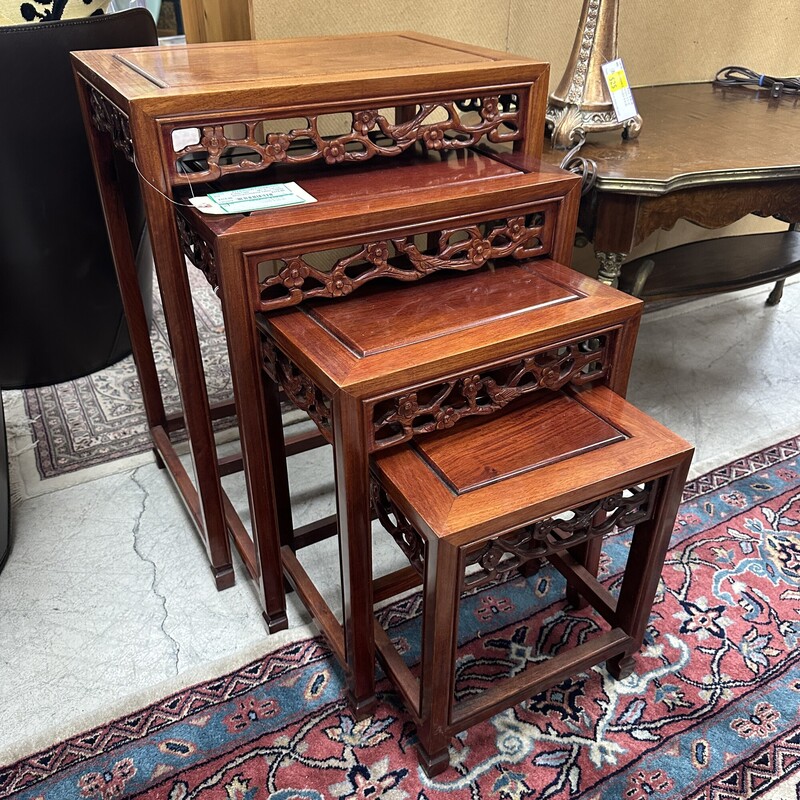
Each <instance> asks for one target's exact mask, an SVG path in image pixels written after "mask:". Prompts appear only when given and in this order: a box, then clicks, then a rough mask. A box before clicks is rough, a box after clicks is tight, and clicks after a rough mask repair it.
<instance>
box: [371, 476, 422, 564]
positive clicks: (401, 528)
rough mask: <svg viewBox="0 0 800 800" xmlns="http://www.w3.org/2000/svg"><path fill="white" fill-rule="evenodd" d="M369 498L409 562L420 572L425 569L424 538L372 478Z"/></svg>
mask: <svg viewBox="0 0 800 800" xmlns="http://www.w3.org/2000/svg"><path fill="white" fill-rule="evenodd" d="M370 500H371V502H372V507H373V509H374V510H375V514H376V516H377V517H378V520H379V522H380V523H381V525H383V527H384V528H385V529H386V531H387V532H388V533H389V534H390V535H391V537H392V538H393V539H394V540H395V542H396V543H397V546H398V547H399V548H400V549H401V550H402V551H403V553H404V554H405V557H406V558H407V559H408V562H409V564H411V566H412V567H414V569H415V570H416V571H417V572H418V573H419V574H420V575H422V574H423V571H424V569H425V540H424V539H423V538H422V536H421V535H420V533H419V531H418V530H417V529H416V528H415V527H414V526H413V525H412V524H411V523H410V522H409V521H408V520H407V519H406V518H405V516H404V515H403V513H402V512H401V511H400V509H399V508H398V507H397V506H396V505H395V504H394V503H393V502H392V499H391V498H390V497H389V495H388V494H387V493H386V490H385V489H384V488H383V487H382V486H381V485H380V483H378V482H377V481H376V480H375V479H374V478H373V479H371V480H370Z"/></svg>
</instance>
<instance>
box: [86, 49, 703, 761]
mask: <svg viewBox="0 0 800 800" xmlns="http://www.w3.org/2000/svg"><path fill="white" fill-rule="evenodd" d="M74 63H75V69H76V76H77V81H78V86H79V89H80V94H81V98H82V103H83V106H84V114H85V118H86V122H87V131H88V133H89V137H90V143H91V145H92V150H93V155H94V159H95V166H96V169H97V172H98V177H99V183H100V187H101V195H102V198H103V201H104V208H105V211H106V215H107V220H108V225H109V231H110V235H111V238H112V244H113V246H114V251H115V265H116V268H117V272H118V276H119V280H120V286H121V290H122V295H123V302H124V303H125V308H126V313H127V315H128V320H129V325H130V328H131V334H132V339H133V343H134V354H135V358H136V363H137V368H138V370H139V376H140V381H141V383H142V389H143V394H144V397H145V407H146V411H147V415H148V422H149V425H150V430H151V434H152V437H153V443H154V447H155V449H156V453H157V457H158V458H159V459H160V463H162V464H163V465H164V466H166V467H167V469H168V472H169V474H171V475H172V477H173V479H174V480H175V483H176V486H177V487H178V489H179V490H180V493H181V496H182V497H183V498H184V500H185V501H186V504H187V507H188V508H189V510H190V512H191V513H192V516H193V518H194V520H195V523H196V525H197V528H198V531H199V533H200V535H201V536H202V537H203V541H204V543H205V545H206V549H207V552H208V557H209V562H210V564H211V568H212V572H213V574H214V576H215V579H216V581H217V585H218V586H219V587H220V588H222V587H224V586H226V585H230V583H231V582H232V580H233V572H232V568H231V558H230V545H229V534H230V538H232V539H233V541H234V543H235V544H236V545H237V547H238V549H239V551H240V553H241V554H242V556H243V559H244V562H245V564H246V566H247V568H248V570H249V572H250V573H251V575H252V576H253V577H254V578H255V579H256V581H257V583H258V585H259V587H260V592H261V600H262V604H263V608H264V616H265V619H266V621H267V625H268V627H269V629H270V630H271V631H272V630H278V629H280V628H281V627H285V625H286V603H285V594H284V579H287V580H288V581H289V582H290V583H291V585H292V586H293V587H294V589H295V590H296V592H297V594H298V596H299V597H300V598H301V600H302V601H303V602H304V604H305V605H306V607H307V608H308V610H309V611H310V612H311V614H312V615H313V617H314V619H315V620H316V622H317V624H318V625H319V627H320V629H321V630H322V632H323V633H324V634H325V636H326V638H327V640H328V642H329V644H330V646H331V649H332V651H333V653H334V654H335V656H336V657H337V659H338V660H339V662H340V664H341V665H342V668H343V670H344V673H345V675H346V678H347V686H348V698H349V701H350V704H351V707H352V710H353V712H354V714H356V715H357V716H364V715H366V714H369V713H370V712H371V711H372V710H373V709H374V707H375V703H376V698H375V657H376V654H377V656H378V658H379V659H380V661H381V663H382V665H383V667H384V669H385V671H386V672H387V674H388V675H389V676H390V677H391V678H392V680H393V681H394V683H395V684H396V686H397V688H398V690H399V692H400V694H401V696H402V697H403V699H404V701H405V703H406V707H407V709H408V711H409V713H410V715H411V717H412V718H413V719H414V721H415V723H416V725H417V731H418V749H419V757H420V763H421V765H422V767H423V769H425V771H426V772H427V773H428V774H429V775H433V774H436V773H437V772H439V771H441V770H443V769H445V768H446V767H447V765H448V742H449V739H450V737H451V736H452V735H453V734H455V733H457V732H458V731H461V730H464V729H465V728H467V727H468V726H470V725H472V724H474V723H475V722H478V721H480V720H481V719H485V718H487V717H488V716H490V715H492V714H494V713H496V712H497V711H498V710H501V709H502V708H505V707H507V706H509V705H511V704H513V703H515V702H518V701H519V700H521V699H524V698H525V697H526V696H530V695H531V694H534V693H535V692H536V691H538V690H540V689H542V688H546V687H548V686H551V685H553V684H554V683H557V682H559V681H560V680H562V679H563V678H564V677H566V676H568V675H571V674H573V673H575V672H579V671H581V670H583V669H586V668H588V667H590V666H593V665H595V664H598V663H600V662H606V665H607V668H608V669H609V671H610V672H611V673H612V674H613V675H615V676H617V677H620V676H622V675H625V674H628V673H629V672H630V670H632V668H633V661H632V658H631V656H632V654H633V653H635V652H636V651H637V650H638V648H639V647H640V645H641V642H642V637H643V635H644V629H645V625H646V622H647V618H648V615H649V611H650V608H651V605H652V602H653V598H654V596H655V591H656V586H657V583H658V578H659V575H660V571H661V566H662V564H663V559H664V554H665V552H666V548H667V545H668V542H669V536H670V533H671V530H672V524H673V521H674V517H675V513H676V511H677V505H678V502H679V499H680V494H681V489H682V486H683V482H684V480H685V477H686V471H687V469H688V465H689V460H690V458H691V448H690V447H689V445H687V444H686V443H685V442H683V441H682V440H680V439H679V438H678V437H676V436H674V435H673V434H671V433H670V432H669V431H667V430H666V429H665V428H663V427H662V426H661V425H659V424H658V423H656V422H654V421H653V420H650V419H648V418H647V417H646V416H645V415H644V414H642V413H641V412H638V411H637V410H636V409H634V408H633V407H632V406H630V405H629V404H628V403H627V402H626V401H625V400H624V394H625V389H626V385H627V380H628V374H629V371H630V364H631V357H632V354H633V348H634V344H635V338H636V333H637V329H638V324H639V317H640V314H641V302H640V301H638V300H636V299H634V298H631V297H629V296H627V295H624V294H622V293H620V292H617V291H616V290H614V289H612V288H610V287H608V286H605V285H602V284H600V283H598V282H596V281H594V280H592V279H590V278H587V277H585V276H583V275H580V274H578V273H575V272H573V271H572V270H570V269H568V268H567V267H565V266H562V265H563V264H565V263H568V262H569V258H570V253H571V247H572V239H573V237H574V231H575V222H576V214H577V206H578V197H579V191H580V187H579V183H578V180H577V178H576V177H575V176H572V175H570V174H568V173H564V172H562V171H560V170H556V169H554V168H550V167H547V166H544V165H542V164H540V162H539V161H538V157H539V156H540V154H541V130H542V128H543V120H544V104H545V99H546V92H547V76H548V70H547V66H546V65H545V64H541V63H536V62H531V61H528V60H526V59H522V58H518V57H515V56H510V55H508V54H506V53H498V52H494V51H489V50H484V49H481V48H477V47H473V46H469V45H464V44H460V43H455V42H447V41H444V40H440V39H434V38H430V37H425V36H421V35H419V34H410V33H407V34H406V33H403V34H399V33H394V34H376V35H372V36H352V37H338V38H335V37H331V38H325V39H313V40H311V39H309V40H286V41H275V42H247V43H235V44H223V45H198V46H192V47H187V48H180V47H177V48H176V47H170V48H162V49H156V48H153V49H138V50H128V51H120V52H116V53H113V52H108V51H95V52H86V53H79V54H76V55H75V61H74ZM112 147H117V148H120V149H121V150H122V151H123V152H124V153H125V154H126V155H128V157H129V158H130V159H131V160H133V161H134V162H135V163H136V165H137V166H138V168H139V170H140V173H141V175H142V178H143V182H144V184H143V190H144V192H145V200H146V206H147V211H148V220H149V223H150V226H151V237H152V240H153V244H154V255H155V261H156V269H157V274H158V278H159V284H160V287H161V292H162V297H163V302H164V310H165V316H166V319H167V325H168V332H169V336H170V342H171V347H172V351H173V357H174V362H175V367H176V372H177V376H178V383H179V386H180V392H181V399H182V404H183V409H184V413H183V415H182V416H181V417H178V418H175V417H173V418H170V417H167V416H166V415H165V413H164V409H163V403H162V401H161V394H160V391H159V386H158V376H157V374H156V370H155V366H154V363H153V358H152V352H151V351H150V345H149V339H148V337H147V326H146V323H145V321H144V316H143V310H142V308H141V301H140V299H138V290H137V287H136V286H135V272H134V271H133V269H132V254H131V253H130V247H129V245H126V242H127V239H126V236H125V235H123V233H124V228H123V227H122V226H123V224H124V213H123V211H122V198H121V197H120V195H119V191H118V188H117V187H116V185H115V183H114V176H113V174H112V172H111V167H110V164H111V161H110V158H109V155H110V153H111V148H112ZM259 173H261V174H259ZM286 182H296V183H297V184H298V185H299V186H301V187H302V189H303V190H304V191H305V192H307V193H309V194H310V195H311V196H312V197H313V198H314V199H315V201H316V202H313V203H310V204H308V205H299V206H292V207H286V208H276V209H272V210H269V211H256V212H253V213H245V214H241V213H240V214H229V215H221V216H215V215H210V214H206V213H203V212H202V211H200V210H198V209H197V208H195V207H194V206H192V205H191V204H190V203H189V202H188V201H189V198H190V197H191V195H193V194H205V193H207V192H208V191H209V187H210V186H211V187H213V188H215V189H232V188H237V187H240V186H248V185H260V184H276V183H286ZM184 256H185V257H186V258H188V260H189V261H191V262H192V263H193V264H194V265H195V266H196V267H198V268H199V269H201V270H202V271H203V272H204V274H205V275H206V277H207V279H208V281H209V282H210V284H211V285H212V286H213V287H214V288H215V290H216V291H217V293H218V295H219V297H220V300H221V304H222V310H223V314H224V319H225V330H226V336H227V340H228V349H229V355H230V362H231V377H232V381H233V386H234V394H235V411H236V415H237V419H238V423H239V430H240V438H241V445H242V459H241V460H238V459H235V458H234V459H231V458H228V459H219V458H218V457H217V454H216V449H215V445H214V439H213V433H212V427H211V424H212V421H213V419H214V418H216V417H218V416H221V415H223V414H226V413H230V412H231V411H232V408H231V407H230V406H227V407H222V408H218V409H217V408H213V407H211V406H209V402H208V397H207V392H206V387H205V379H204V375H203V370H202V361H201V358H200V351H199V345H198V342H197V335H196V329H195V327H194V318H193V311H192V303H191V294H190V291H189V287H188V283H187V277H186V266H185V263H184ZM280 392H282V393H283V395H284V396H285V398H287V399H288V400H289V401H290V402H291V403H293V404H294V405H295V406H297V407H298V408H301V409H303V410H304V411H306V412H307V413H308V415H309V417H310V418H311V419H312V420H313V421H314V423H315V424H316V426H317V428H318V431H319V433H318V434H317V435H313V436H306V437H305V438H300V439H298V438H296V437H295V438H294V439H292V440H291V441H289V440H286V439H285V438H284V432H283V429H282V427H281V416H280V395H279V393H280ZM183 425H185V427H186V429H187V433H188V438H189V442H190V446H191V451H192V457H193V464H194V473H195V485H193V484H192V482H191V480H190V478H189V475H188V472H187V471H186V470H185V468H184V467H183V466H182V464H181V462H180V461H179V459H178V458H177V455H176V453H175V449H174V446H173V444H172V441H171V439H170V434H171V433H172V432H173V431H174V430H176V429H177V428H179V427H181V426H183ZM325 442H327V443H330V444H332V445H333V450H334V470H335V478H336V501H337V515H336V518H335V519H332V520H330V519H329V520H325V521H322V523H321V524H320V525H317V526H306V527H305V528H303V529H295V528H294V527H293V523H292V516H291V504H290V499H289V487H288V479H287V466H286V459H287V456H288V455H289V454H291V453H294V452H297V451H298V450H300V449H304V448H307V447H311V446H317V445H319V444H320V443H325ZM237 468H243V469H244V473H245V477H246V480H247V487H248V500H249V510H250V521H251V526H252V538H251V537H250V535H249V534H248V532H247V530H246V528H245V526H244V524H243V522H242V520H241V519H240V518H239V516H238V514H237V513H236V511H235V509H234V508H233V506H232V504H231V503H230V501H229V500H228V498H227V497H226V495H225V494H224V492H223V490H222V488H221V484H220V476H221V475H222V474H227V473H228V472H231V471H233V470H235V469H237ZM373 517H376V518H377V519H378V520H379V522H380V523H381V524H382V525H383V527H384V528H385V529H386V530H387V531H388V532H389V534H391V536H392V537H393V538H394V540H395V541H396V542H397V544H398V545H399V547H400V548H401V549H402V551H403V553H404V554H405V555H406V557H407V559H408V562H409V566H408V567H407V568H406V569H403V570H400V571H399V572H396V573H394V574H392V575H388V576H382V577H381V578H379V579H377V580H374V577H373V570H372V536H371V529H372V519H373ZM629 526H635V527H634V535H633V540H632V545H631V555H630V558H629V565H628V567H627V568H626V571H625V576H624V579H623V582H622V586H621V590H620V593H619V596H618V597H616V598H615V597H613V596H612V595H611V594H610V593H609V592H608V591H607V590H606V589H605V588H604V587H603V586H602V585H601V584H600V583H599V582H598V581H597V579H596V575H597V566H598V561H599V555H600V547H601V544H602V539H603V537H604V536H605V535H607V534H609V533H610V532H611V531H613V530H615V529H617V528H624V527H629ZM333 533H335V534H336V535H338V538H339V549H340V571H341V585H342V601H343V622H342V623H340V622H339V621H338V620H337V619H336V617H335V615H334V614H333V612H332V611H331V609H330V608H329V607H328V605H327V603H326V602H325V600H324V598H323V597H322V595H321V594H320V592H319V590H318V588H317V587H316V586H315V584H314V582H313V580H312V579H311V577H310V576H309V574H308V573H307V572H306V570H305V569H304V567H303V566H302V564H301V562H300V560H299V559H298V557H297V552H298V550H300V549H301V548H303V547H304V546H306V545H308V544H310V543H313V542H316V541H319V539H320V538H322V537H324V536H326V535H330V534H333ZM545 558H546V559H548V560H549V561H550V562H551V563H552V564H553V565H554V566H555V567H556V568H557V569H558V570H559V571H560V572H561V573H562V574H563V575H564V576H565V578H566V580H567V583H568V586H569V589H568V598H569V599H570V601H571V602H573V603H574V604H577V605H580V604H584V603H589V604H590V605H591V606H592V607H593V608H594V609H595V610H596V612H597V613H599V614H600V616H602V617H603V618H604V619H605V621H606V629H605V631H604V632H603V633H602V634H599V635H598V636H597V637H595V638H594V639H592V640H591V641H589V642H586V643H585V644H582V645H580V646H578V647H575V648H573V649H571V650H569V651H568V652H565V653H562V654H559V655H557V656H553V657H552V658H550V659H548V660H547V661H545V662H542V663H541V664H537V665H535V667H531V669H529V670H528V671H526V672H524V673H522V674H520V675H516V676H514V677H511V678H507V679H506V680H503V681H500V682H498V683H497V684H496V685H495V686H493V688H492V689H491V690H489V691H488V692H486V693H485V694H484V695H483V696H480V697H472V698H470V699H469V700H465V701H464V700H462V701H458V702H457V701H456V699H455V695H454V674H455V655H456V649H457V637H458V608H459V598H460V596H461V595H462V593H463V592H464V591H465V590H467V589H475V588H476V587H479V586H481V585H483V584H485V583H487V582H490V581H493V580H498V579H502V578H503V577H504V576H506V575H508V574H509V573H511V572H512V571H517V570H519V571H521V572H522V573H523V574H529V573H530V572H532V571H533V570H535V569H536V568H537V567H538V566H539V565H540V564H541V563H542V560H543V559H545ZM420 584H421V585H422V587H423V589H422V591H423V623H422V626H423V627H422V637H423V643H422V658H421V664H420V665H419V669H418V670H417V672H416V673H415V672H414V671H413V669H412V668H411V667H409V666H408V665H407V664H406V663H405V662H404V660H403V658H402V656H401V655H400V654H399V653H398V652H397V651H396V650H395V649H394V647H393V645H392V643H391V642H390V640H389V638H388V635H387V634H386V632H385V631H384V630H383V629H382V628H381V627H380V626H379V625H378V624H377V623H376V620H375V616H374V613H373V608H374V604H375V603H376V602H378V601H380V600H385V599H387V598H390V597H393V596H395V595H396V594H399V593H400V592H402V591H405V590H407V589H410V588H412V587H414V586H417V585H420Z"/></svg>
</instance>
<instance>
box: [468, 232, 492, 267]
mask: <svg viewBox="0 0 800 800" xmlns="http://www.w3.org/2000/svg"><path fill="white" fill-rule="evenodd" d="M491 256H492V243H491V242H489V241H487V240H486V239H475V240H474V241H473V242H471V243H470V246H469V249H468V250H467V258H468V259H469V260H470V261H471V262H472V263H473V264H474V265H475V266H476V267H481V266H483V265H484V264H485V263H486V262H487V261H488V260H489V258H491Z"/></svg>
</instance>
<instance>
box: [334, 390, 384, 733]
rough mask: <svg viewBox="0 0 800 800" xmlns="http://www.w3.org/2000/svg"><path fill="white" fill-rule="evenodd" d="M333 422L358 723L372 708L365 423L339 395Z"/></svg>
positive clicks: (351, 694)
mask: <svg viewBox="0 0 800 800" xmlns="http://www.w3.org/2000/svg"><path fill="white" fill-rule="evenodd" d="M333 416H334V425H333V430H334V459H335V468H336V500H337V507H338V515H339V551H340V564H341V572H342V614H343V622H344V634H345V652H346V659H347V666H348V673H349V674H348V676H347V682H348V688H347V693H348V700H349V701H350V707H351V709H352V710H353V713H354V714H355V715H356V717H357V718H359V719H361V718H363V717H366V716H367V715H369V714H371V713H372V710H373V709H374V708H375V705H376V703H377V700H376V697H375V642H374V639H373V635H372V627H373V617H372V606H373V601H372V532H371V518H370V504H369V455H368V452H367V446H366V443H367V436H366V432H365V431H366V424H367V422H366V420H365V416H364V408H363V405H362V404H361V402H360V401H358V400H356V399H355V398H352V397H350V396H348V395H347V394H345V393H344V392H339V393H338V394H337V395H336V396H335V397H334V398H333Z"/></svg>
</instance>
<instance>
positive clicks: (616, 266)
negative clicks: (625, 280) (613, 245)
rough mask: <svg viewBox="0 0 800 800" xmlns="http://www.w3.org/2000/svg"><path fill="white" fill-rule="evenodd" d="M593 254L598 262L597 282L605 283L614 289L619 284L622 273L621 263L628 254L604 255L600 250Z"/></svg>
mask: <svg viewBox="0 0 800 800" xmlns="http://www.w3.org/2000/svg"><path fill="white" fill-rule="evenodd" d="M594 254H595V256H596V257H597V260H598V261H599V262H600V268H599V270H598V272H597V280H599V281H600V283H605V284H608V285H609V286H614V287H615V288H616V286H617V285H618V284H619V276H620V273H621V272H622V262H623V261H624V260H625V257H626V256H627V255H628V254H627V253H606V252H603V251H601V250H595V251H594Z"/></svg>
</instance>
